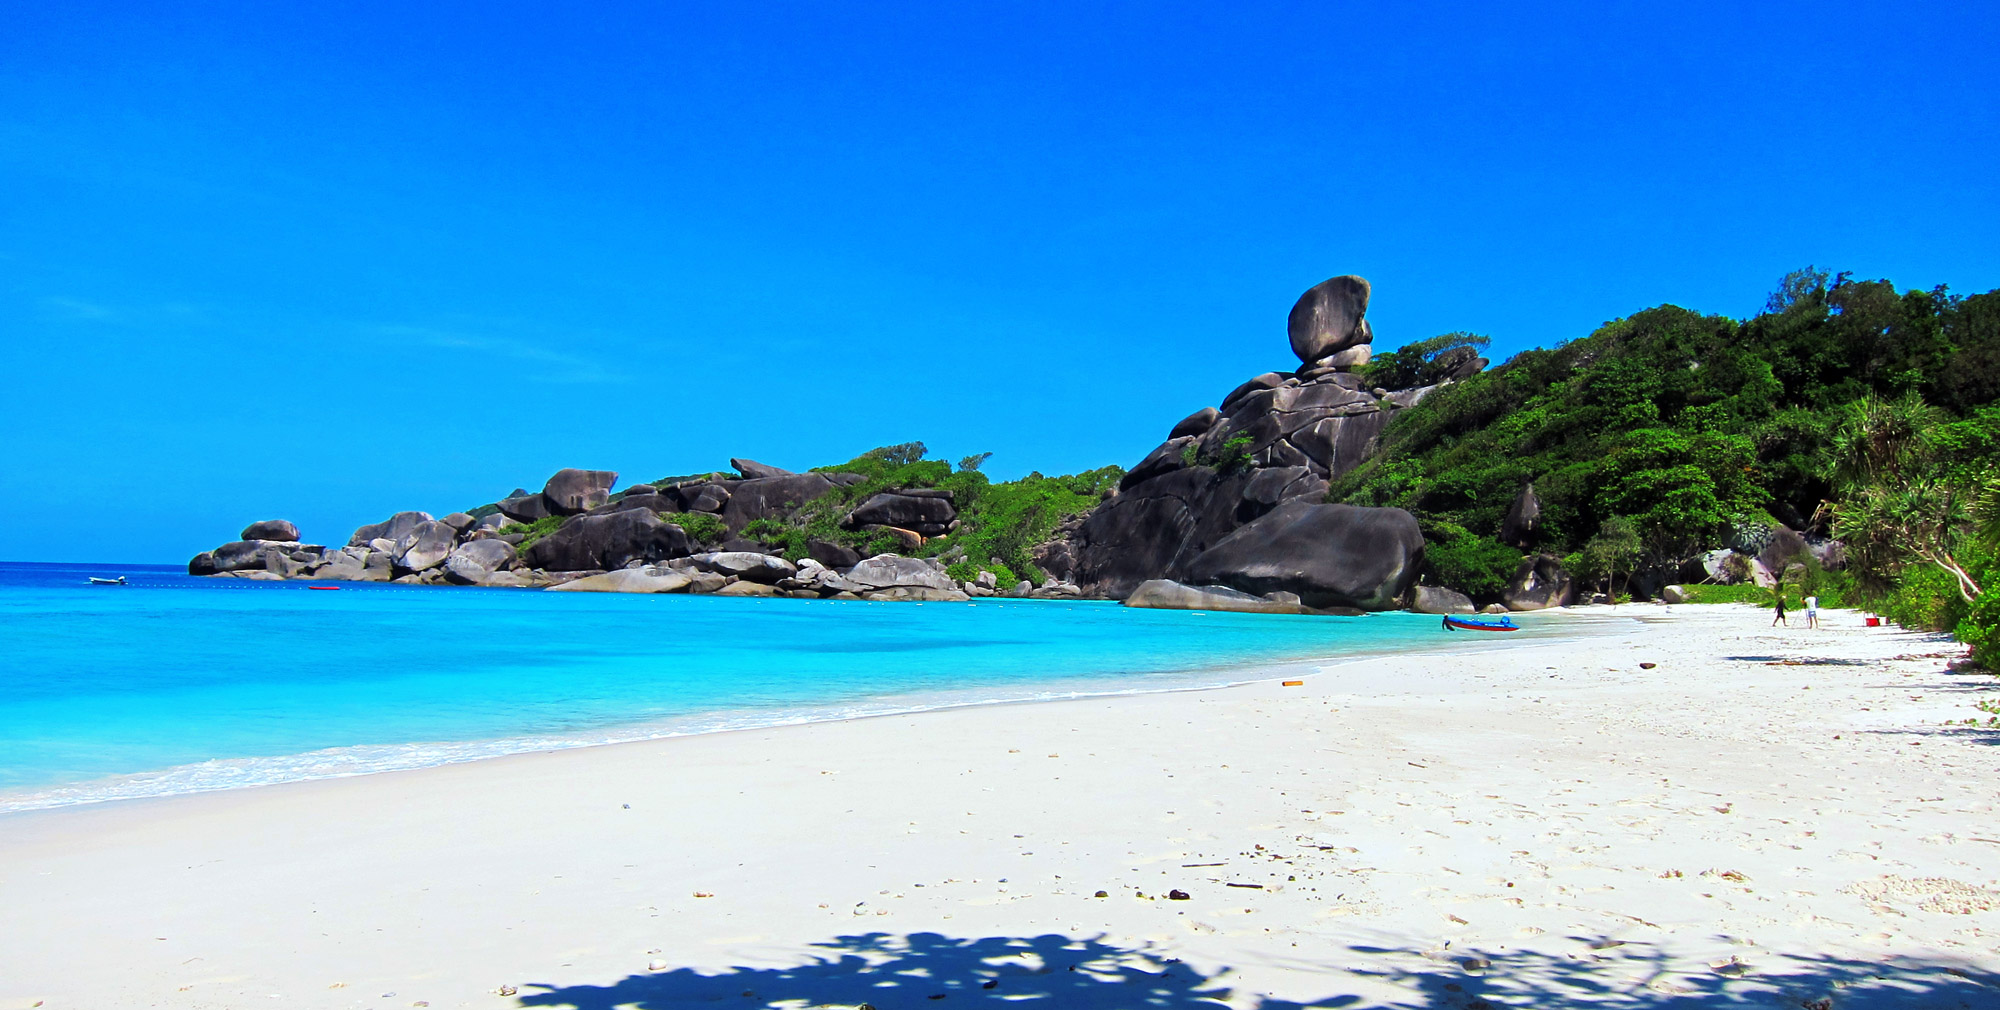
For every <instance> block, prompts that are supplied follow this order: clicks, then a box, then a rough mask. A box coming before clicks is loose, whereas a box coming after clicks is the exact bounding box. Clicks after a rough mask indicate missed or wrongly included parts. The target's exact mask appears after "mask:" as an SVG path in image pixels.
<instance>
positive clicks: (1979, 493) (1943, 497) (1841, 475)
mask: <svg viewBox="0 0 2000 1010" xmlns="http://www.w3.org/2000/svg"><path fill="white" fill-rule="evenodd" d="M1944 424H1945V421H1944V415H1943V414H1942V412H1940V411H1938V410H1937V409H1935V408H1933V407H1931V406H1929V405H1927V404H1925V403H1924V402H1923V400H1922V399H1921V398H1920V397H1918V396H1917V395H1916V394H1915V393H1910V394H1907V395H1905V396H1902V397H1899V398H1897V399H1894V400H1885V399H1883V398H1881V397H1877V396H1875V395H1873V394H1870V395H1867V396H1864V397H1862V398H1861V399H1859V400H1857V401H1855V402H1854V404H1853V405H1851V406H1850V407H1849V408H1848V410H1847V411H1846V415H1845V417H1844V418H1843V419H1842V421H1841V424H1840V427H1839V428H1838V429H1837V430H1836V431H1835V432H1834V436H1833V439H1832V441H1831V451H1832V454H1833V457H1834V473H1835V476H1836V479H1837V480H1838V481H1839V489H1840V493H1841V497H1840V500H1839V501H1838V502H1837V503H1835V504H1834V505H1833V509H1832V511H1833V530H1834V535H1835V536H1838V537H1840V538H1841V540H1843V541H1845V542H1846V543H1847V546H1848V550H1849V551H1850V552H1851V554H1852V555H1853V556H1854V557H1855V558H1856V559H1857V560H1858V561H1860V563H1861V568H1862V570H1863V572H1864V573H1870V574H1874V575H1878V576H1881V575H1888V574H1893V573H1894V572H1895V571H1896V569H1898V568H1899V567H1901V566H1902V565H1905V564H1908V563H1911V562H1919V563H1923V564H1929V565H1933V566H1935V567H1937V568H1939V569H1941V570H1943V571H1944V572H1946V573H1948V574H1949V575H1950V576H1951V577H1952V578H1953V579H1954V580H1955V581H1956V582H1957V585H1958V592H1959V595H1960V596H1962V597H1963V598H1964V599H1965V600H1966V601H1968V602H1970V601H1972V600H1974V599H1976V598H1977V597H1978V596H1979V594H1980V592H1981V590H1980V587H1979V583H1978V582H1977V581H1975V580H1974V578H1973V576H1972V575H1971V573H1970V572H1969V571H1968V570H1967V567H1966V565H1965V563H1964V561H1963V560H1962V559H1961V558H1960V556H1959V555H1960V554H1961V552H1962V551H1963V550H1964V548H1965V546H1966V545H1967V542H1968V538H1969V537H1970V536H1972V535H1973V534H1974V521H1975V511H1974V510H1975V508H1976V509H1977V510H1978V515H1980V516H1981V517H1984V516H1986V515H1987V514H1988V513H1987V510H1988V509H1989V508H1991V506H1989V505H1988V503H1987V502H1988V496H1987V492H1986V486H1987V484H1988V483H1990V481H1981V480H1976V479H1973V475H1972V474H1971V473H1969V472H1967V471H1965V470H1964V469H1962V468H1956V467H1953V466H1950V465H1948V463H1949V460H1948V458H1947V457H1946V456H1945V455H1944V454H1942V453H1940V452H1939V438H1938V435H1939V430H1940V429H1941V428H1942V427H1943V426H1944Z"/></svg>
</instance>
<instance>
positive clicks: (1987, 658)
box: [1956, 587, 2000, 670]
mask: <svg viewBox="0 0 2000 1010" xmlns="http://www.w3.org/2000/svg"><path fill="white" fill-rule="evenodd" d="M1956 634H1957V636H1958V640H1959V641H1961V642H1964V643H1965V644H1967V645H1969V646H1972V658H1973V660H1974V661H1975V662H1977V663H1978V664H1979V665H1980V666H1983V667H1985V668H1987V669H1989V670H2000V587H1989V588H1987V590H1986V591H1985V592H1984V593H1982V594H1980V596H1979V599H1977V600H1974V601H1973V602H1972V603H1971V605H1970V606H1968V607H1966V611H1965V616H1964V617H1961V618H1959V619H1958V627H1957V629H1956Z"/></svg>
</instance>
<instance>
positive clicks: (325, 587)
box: [306, 586, 340, 589]
mask: <svg viewBox="0 0 2000 1010" xmlns="http://www.w3.org/2000/svg"><path fill="white" fill-rule="evenodd" d="M306 588H307V589H339V588H340V587H339V586H307V587H306Z"/></svg>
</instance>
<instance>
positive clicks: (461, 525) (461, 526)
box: [438, 512, 479, 533]
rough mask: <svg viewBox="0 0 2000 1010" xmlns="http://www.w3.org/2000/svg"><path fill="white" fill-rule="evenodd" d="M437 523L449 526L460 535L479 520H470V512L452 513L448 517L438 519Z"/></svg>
mask: <svg viewBox="0 0 2000 1010" xmlns="http://www.w3.org/2000/svg"><path fill="white" fill-rule="evenodd" d="M438 522H441V523H443V524H445V525H446V526H449V527H451V528H452V529H454V530H457V531H458V532H460V533H464V532H465V531H466V530H469V529H471V528H472V527H473V525H474V524H475V523H477V522H479V520H477V519H474V518H472V513H470V512H453V513H452V514H450V515H448V516H442V517H440V518H439V519H438Z"/></svg>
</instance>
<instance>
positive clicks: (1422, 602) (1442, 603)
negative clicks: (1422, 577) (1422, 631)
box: [1410, 586, 1479, 614]
mask: <svg viewBox="0 0 2000 1010" xmlns="http://www.w3.org/2000/svg"><path fill="white" fill-rule="evenodd" d="M1478 609H1479V608H1477V607H1474V606H1473V605H1472V597H1470V596H1467V595H1465V594H1464V593H1461V592H1459V591H1458V590H1456V589H1446V588H1445V587H1443V586H1413V587H1411V589H1410V611H1411V612H1412V613H1417V614H1470V613H1475V612H1476V611H1477V610H1478Z"/></svg>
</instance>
